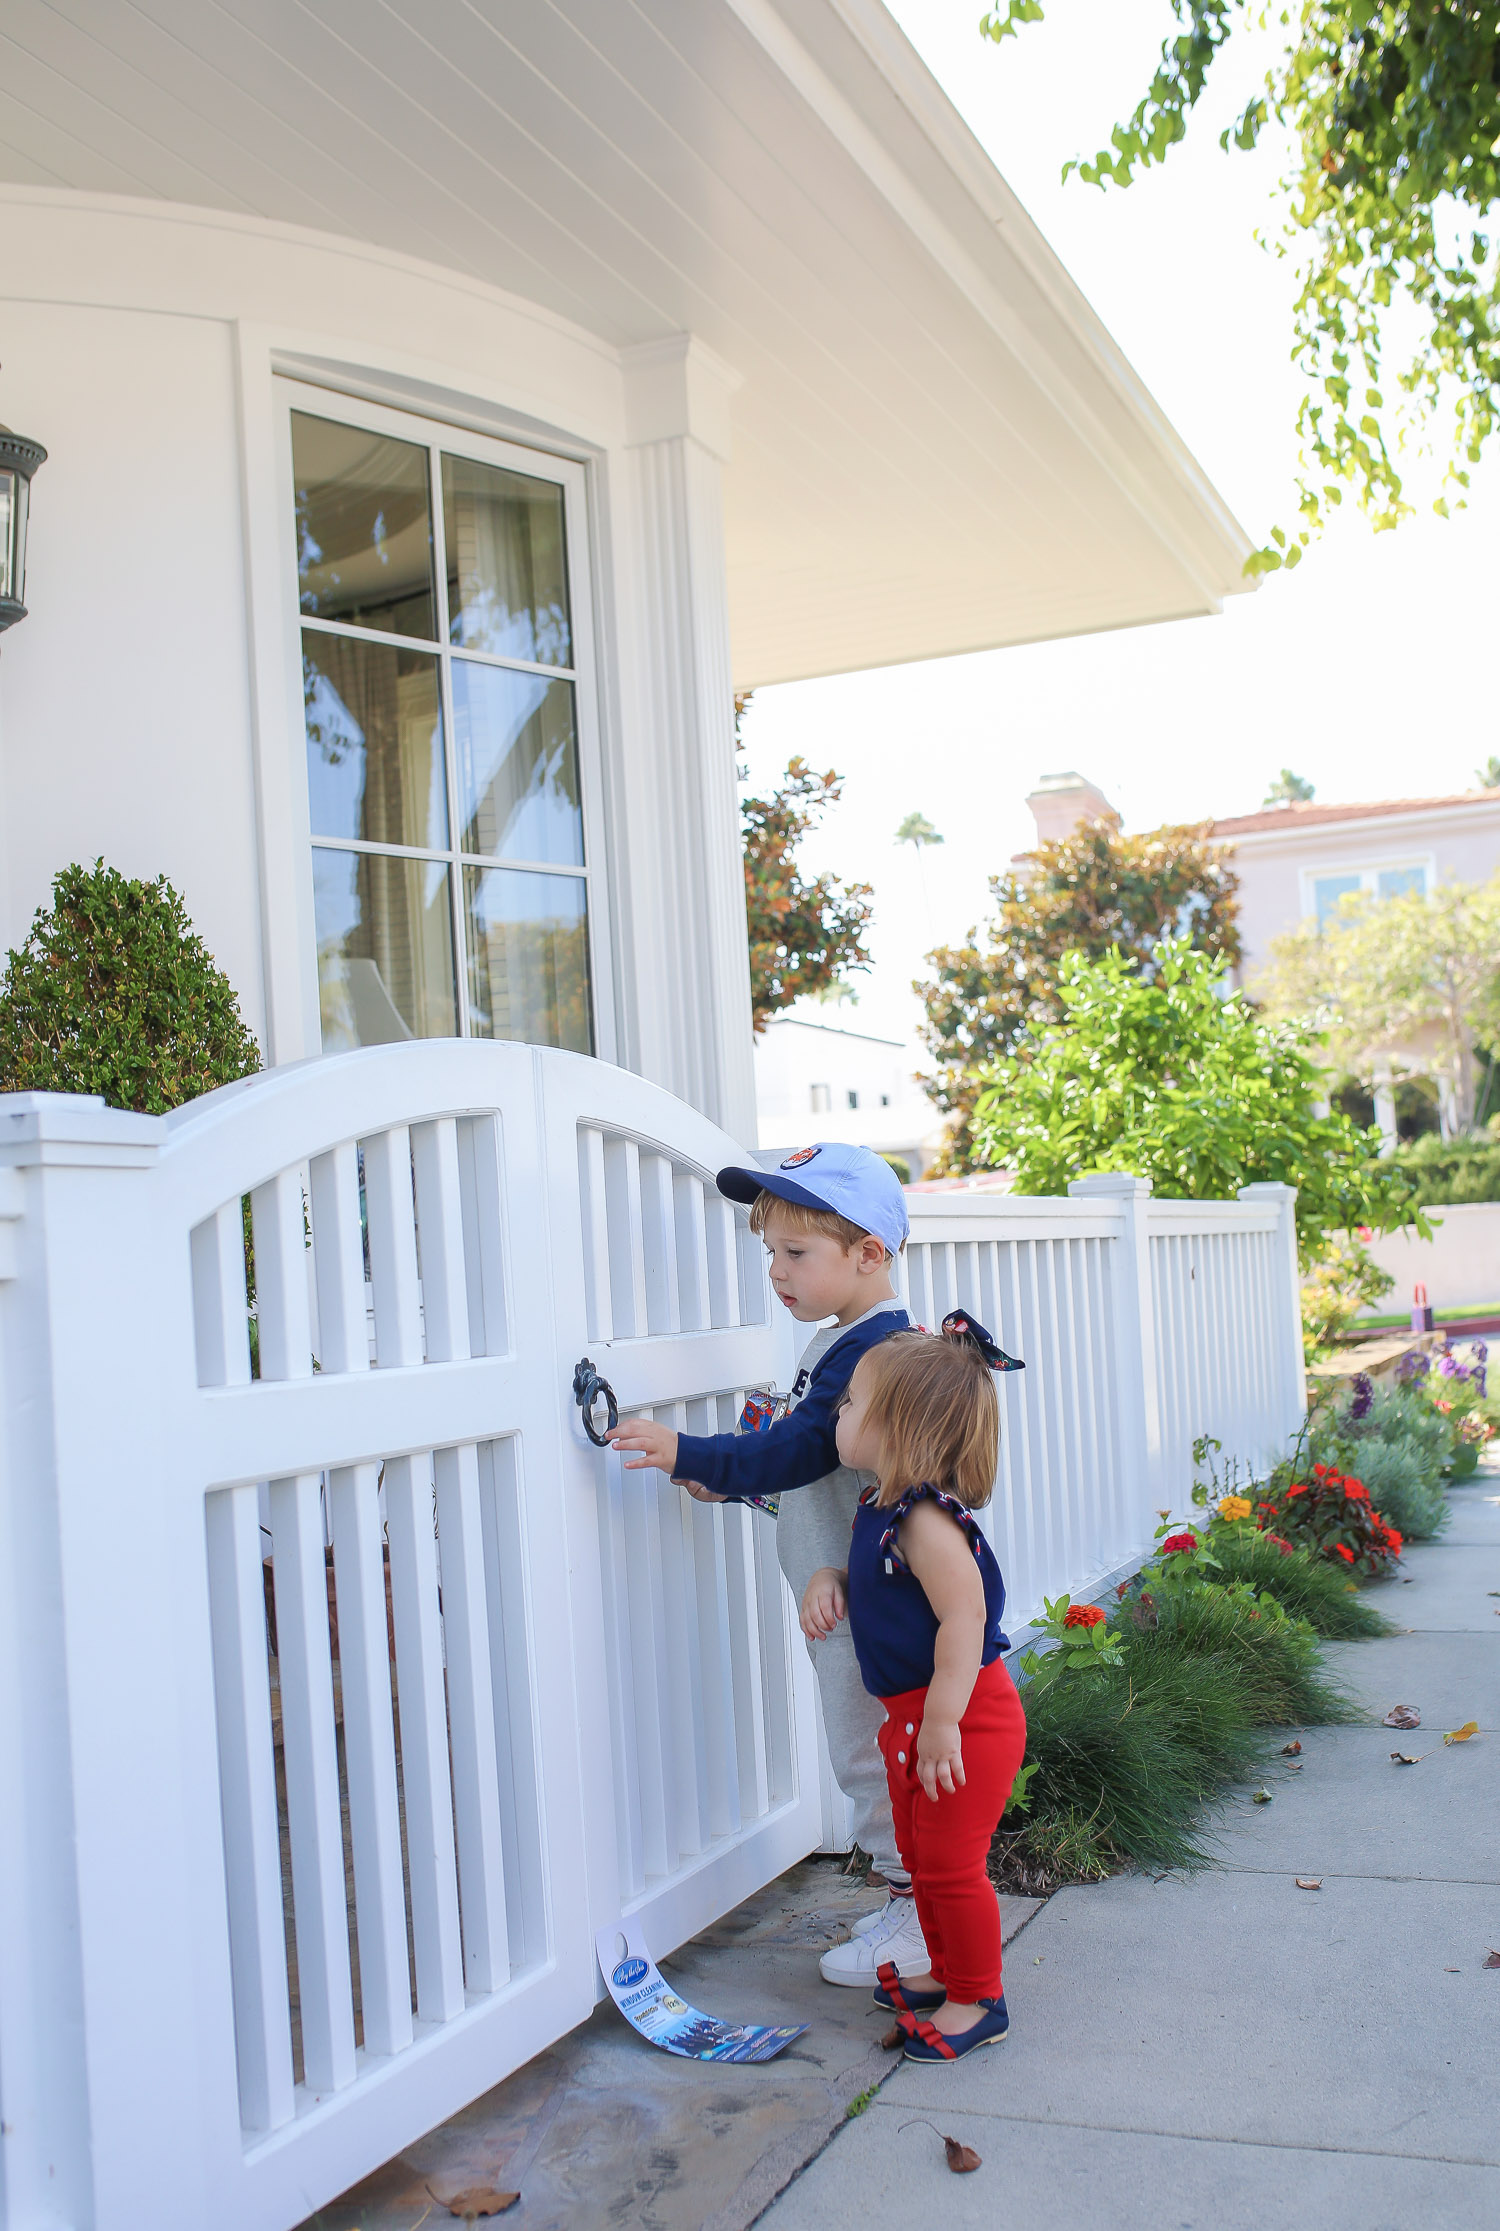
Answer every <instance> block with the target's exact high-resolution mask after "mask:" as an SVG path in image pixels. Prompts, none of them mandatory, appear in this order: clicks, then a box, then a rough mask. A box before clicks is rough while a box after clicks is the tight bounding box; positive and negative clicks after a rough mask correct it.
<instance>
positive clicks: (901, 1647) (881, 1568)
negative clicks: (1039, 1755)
mask: <svg viewBox="0 0 1500 2231" xmlns="http://www.w3.org/2000/svg"><path fill="white" fill-rule="evenodd" d="M873 1496H874V1489H873V1488H867V1489H866V1491H865V1493H864V1495H863V1496H862V1497H861V1498H860V1502H859V1507H858V1509H857V1510H856V1511H855V1513H854V1537H853V1539H852V1541H851V1542H850V1544H849V1631H850V1634H851V1636H852V1637H853V1640H854V1654H855V1656H856V1657H857V1658H858V1660H859V1670H860V1674H861V1676H862V1677H863V1680H864V1684H865V1687H866V1688H867V1689H868V1690H869V1692H870V1694H871V1696H878V1697H892V1696H902V1695H904V1694H905V1692H906V1691H907V1690H908V1689H925V1688H926V1687H927V1686H928V1684H929V1682H930V1681H931V1679H932V1675H933V1663H934V1651H935V1648H936V1644H937V1632H938V1618H937V1614H936V1612H935V1611H934V1610H933V1608H932V1606H931V1604H930V1603H929V1602H928V1601H927V1597H926V1593H925V1591H924V1590H923V1587H922V1583H921V1582H920V1581H919V1580H918V1579H917V1577H916V1575H915V1574H914V1573H913V1572H911V1571H910V1570H909V1568H908V1566H907V1564H906V1561H905V1559H904V1558H903V1557H902V1555H901V1552H900V1550H899V1549H898V1548H897V1546H896V1532H897V1529H898V1527H899V1526H900V1524H901V1521H902V1519H903V1518H905V1516H906V1514H907V1512H908V1511H909V1510H910V1509H911V1507H912V1505H913V1503H917V1502H922V1501H926V1502H930V1503H936V1504H937V1506H938V1509H939V1510H943V1511H947V1513H948V1514H949V1516H950V1517H951V1518H953V1519H956V1520H957V1522H958V1524H959V1525H960V1526H961V1527H962V1528H963V1530H964V1533H965V1535H966V1536H967V1538H968V1543H969V1547H970V1548H971V1549H972V1550H973V1552H974V1558H975V1562H976V1563H977V1564H978V1566H979V1571H980V1576H981V1578H982V1579H983V1581H984V1649H983V1652H982V1654H981V1660H980V1662H981V1664H983V1665H991V1664H993V1663H994V1661H995V1659H996V1658H998V1657H999V1655H1000V1653H1001V1651H1002V1650H1008V1649H1009V1648H1010V1644H1009V1642H1008V1641H1007V1640H1006V1637H1005V1636H1004V1635H1003V1634H1002V1633H1001V1632H1000V1621H1001V1619H1002V1617H1003V1616H1004V1612H1005V1582H1004V1581H1003V1580H1002V1578H1001V1577H1000V1567H999V1566H998V1565H997V1564H996V1562H995V1553H994V1551H993V1550H992V1549H991V1547H990V1545H989V1543H988V1542H987V1541H986V1540H985V1538H984V1536H983V1534H982V1533H981V1532H980V1530H979V1521H978V1520H977V1519H976V1518H975V1516H974V1513H973V1512H972V1511H971V1510H967V1509H966V1508H965V1507H964V1505H963V1504H962V1503H960V1502H958V1501H956V1500H955V1498H954V1497H953V1496H951V1495H945V1494H943V1493H942V1491H941V1490H940V1489H938V1488H935V1487H925V1486H924V1487H909V1488H908V1489H907V1491H906V1493H905V1494H904V1495H903V1496H902V1498H901V1500H900V1502H899V1503H890V1504H887V1505H886V1506H885V1508H884V1509H882V1508H880V1506H879V1505H877V1504H876V1503H875V1502H874V1500H873Z"/></svg>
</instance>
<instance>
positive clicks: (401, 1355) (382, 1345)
mask: <svg viewBox="0 0 1500 2231" xmlns="http://www.w3.org/2000/svg"><path fill="white" fill-rule="evenodd" d="M360 1148H361V1151H362V1153H363V1155H364V1164H365V1216H366V1221H367V1223H368V1226H369V1234H370V1284H371V1286H372V1287H373V1289H374V1295H375V1361H376V1363H377V1364H379V1366H380V1367H381V1369H382V1370H389V1369H390V1368H391V1367H392V1366H394V1365H399V1364H411V1363H420V1362H421V1361H422V1301H421V1289H420V1285H419V1282H418V1277H417V1219H416V1213H415V1208H414V1205H413V1202H412V1175H411V1133H410V1131H409V1129H408V1128H407V1126H406V1125H405V1124H404V1123H395V1124H392V1125H391V1127H390V1129H389V1130H388V1131H377V1132H376V1133H374V1135H373V1136H372V1137H370V1138H367V1139H362V1140H361V1141H360Z"/></svg>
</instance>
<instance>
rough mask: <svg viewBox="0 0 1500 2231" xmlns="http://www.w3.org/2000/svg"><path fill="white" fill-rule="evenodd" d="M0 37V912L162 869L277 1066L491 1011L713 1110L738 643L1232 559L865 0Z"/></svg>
mask: <svg viewBox="0 0 1500 2231" xmlns="http://www.w3.org/2000/svg"><path fill="white" fill-rule="evenodd" d="M980 59H981V58H980V57H979V56H978V54H977V52H976V66H977V64H978V62H979V60H980ZM0 78H3V83H4V86H5V95H6V117H7V119H8V121H7V123H6V127H5V130H4V133H3V135H0V179H3V181H4V183H3V184H0V222H3V226H4V239H5V249H4V255H3V259H0V363H3V371H0V417H3V418H4V419H5V421H6V422H7V423H8V424H9V425H11V426H13V427H14V428H15V429H16V430H17V431H18V432H20V433H23V434H25V435H27V436H29V437H31V438H33V439H35V440H36V441H38V442H40V443H42V444H43V445H44V446H45V448H46V450H47V452H48V456H47V461H46V462H45V464H43V465H42V466H41V467H40V469H39V471H38V472H37V475H36V478H35V481H34V483H33V487H32V510H31V537H30V560H29V575H28V579H27V582H26V600H27V604H28V606H29V617H28V618H27V619H26V620H25V621H24V622H22V623H21V624H19V625H18V626H16V627H15V628H13V629H12V630H11V632H10V633H8V634H7V636H6V638H5V642H4V653H3V658H0V767H3V775H0V782H3V788H0V816H3V830H4V836H3V854H0V939H3V940H4V942H5V943H7V944H9V943H14V942H15V941H16V940H17V939H18V938H19V937H20V936H22V935H23V934H24V931H25V928H26V925H27V923H28V921H29V919H30V916H31V914H32V911H33V909H34V908H35V907H36V906H37V905H38V904H40V903H41V902H42V901H44V900H45V898H46V896H47V893H48V888H49V883H50V879H51V877H52V875H53V874H54V872H55V871H56V870H57V869H58V868H59V867H60V866H62V865H63V864H64V863H65V862H67V861H69V860H73V859H85V860H86V859H91V858H93V857H94V856H95V855H96V854H103V855H104V856H105V857H106V858H107V859H108V860H109V861H111V862H112V863H113V864H115V865H117V866H118V867H120V868H121V869H123V870H125V871H127V872H129V873H132V874H141V875H155V874H157V873H159V872H162V871H165V872H166V873H167V874H168V875H169V876H170V877H171V878H172V880H173V881H174V882H175V883H176V884H177V885H178V886H179V888H180V889H181V890H182V891H183V893H184V895H185V898H186V900H187V904H188V907H189V910H190V912H191V914H192V916H193V919H194V921H195V923H196V925H197V926H198V928H199V929H200V931H201V933H202V934H203V936H204V938H205V939H206V941H207V943H208V945H209V947H210V949H211V950H212V951H213V952H214V953H215V954H216V955H217V956H218V958H219V959H220V961H221V962H222V963H223V965H224V966H225V967H226V968H227V969H228V970H229V973H230V975H231V977H232V978H233V980H234V982H235V984H236V986H237V988H238V990H239V993H240V995H241V999H242V1001H243V1004H244V1007H245V1011H246V1013H247V1015H248V1017H249V1018H250V1019H251V1021H252V1022H253V1024H254V1026H255V1028H256V1030H257V1031H258V1032H259V1034H260V1036H261V1038H262V1042H263V1044H264V1047H265V1050H266V1054H267V1057H268V1059H269V1060H271V1061H272V1062H275V1063H281V1062H285V1061H290V1060H296V1059H299V1058H301V1057H303V1056H305V1055H307V1054H309V1053H315V1052H317V1051H319V1050H320V1048H334V1047H340V1046H345V1045H349V1044H352V1043H365V1042H370V1041H373V1040H380V1039H384V1038H389V1037H393V1036H400V1035H402V1034H404V1033H406V1032H411V1033H413V1034H415V1035H416V1036H418V1037H422V1036H429V1035H444V1034H448V1033H455V1032H456V1033H468V1034H471V1035H481V1036H482V1035H486V1034H493V1035H496V1036H501V1037H507V1036H508V1037H523V1038H530V1039H533V1040H535V1041H538V1042H542V1043H551V1044H561V1045H568V1046H574V1047H582V1048H585V1049H590V1050H593V1051H595V1052H597V1053H599V1054H601V1055H604V1056H606V1057H610V1058H613V1059H616V1060H618V1061H620V1062H622V1063H623V1064H625V1065H627V1066H629V1067H632V1068H635V1069H637V1070H639V1071H640V1072H642V1073H643V1074H644V1075H646V1076H647V1077H650V1078H653V1079H655V1080H657V1081H659V1082H661V1083H663V1084H665V1085H667V1086H669V1087H670V1088H671V1090H673V1091H674V1092H676V1093H679V1094H681V1095H682V1096H684V1097H685V1098H687V1099H688V1100H690V1101H692V1102H693V1103H694V1104H695V1105H697V1106H698V1107H700V1108H702V1109H704V1110H706V1111H708V1112H709V1113H711V1114H714V1115H716V1116H718V1117H720V1118H722V1119H723V1120H725V1121H726V1122H727V1123H728V1124H729V1126H730V1128H731V1129H736V1128H737V1129H739V1130H740V1131H741V1132H742V1133H744V1134H749V1133H750V1131H751V1129H752V1126H753V1121H754V1115H753V1085H752V1075H751V1053H750V1044H751V1034H750V1028H749V1005H748V993H747V990H746V986H745V965H744V953H743V948H744V930H743V910H742V898H741V887H740V875H739V863H738V840H737V831H736V819H735V811H734V796H733V752H732V738H731V729H730V702H731V688H732V686H735V685H737V686H749V685H751V684H758V683H766V682H772V681H783V680H787V679H790V678H793V677H797V676H804V675H812V674H821V673H828V672H832V671H836V670H839V669H845V668H856V667H861V666H868V665H871V664H875V663H882V662H889V661H894V660H906V659H917V658H927V657H932V656H935V655H938V654H941V653H946V652H956V651H965V650H972V649H976V648H979V647H982V646H986V645H993V644H1002V643H1012V642H1024V641H1028V640H1034V639H1037V638H1041V637H1047V636H1056V635H1061V634H1067V633H1071V632H1074V631H1078V630H1086V629H1093V628H1104V627H1115V626H1120V625H1124V624H1130V623H1135V622H1147V621H1157V620H1163V619H1168V618H1173V617H1176V616H1179V615H1184V614H1188V613H1202V612H1207V611H1211V610H1213V609H1215V608H1216V607H1217V605H1218V603H1219V601H1220V599H1221V598H1222V597H1223V596H1225V595H1226V594H1229V593H1232V592H1234V591H1236V590H1238V589H1239V588H1240V587H1241V586H1242V585H1243V584H1242V580H1241V574H1240V567H1241V562H1242V560H1243V557H1244V555H1245V552H1246V550H1247V548H1248V544H1247V542H1246V539H1245V537H1244V535H1243V534H1242V532H1241V531H1240V529H1239V528H1238V526H1237V525H1236V524H1235V522H1234V521H1233V519H1232V518H1231V517H1230V516H1229V514H1228V513H1227V511H1226V510H1225V507H1224V505H1223V504H1222V502H1221V501H1220V499H1219V498H1218V496H1217V495H1216V494H1215V492H1214V490H1213V489H1212V488H1211V487H1210V486H1209V485H1208V483H1207V482H1206V481H1205V479H1204V477H1203V474H1202V473H1201V471H1200V470H1199V469H1198V467H1197V466H1196V465H1195V463H1194V461H1193V460H1192V458H1191V457H1190V456H1189V455H1188V454H1187V453H1186V451H1185V450H1184V448H1183V446H1182V444H1181V442H1180V441H1179V440H1178V438H1177V437H1176V435H1175V434H1174V432H1173V430H1172V428H1171V427H1170V426H1169V425H1168V424H1167V422H1166V421H1165V420H1164V418H1163V417H1162V415H1161V413H1160V412H1159V410H1158V409H1157V408H1156V406H1155V405H1154V403H1153V402H1152V400H1151V398H1150V396H1149V395H1148V394H1147V393H1146V392H1145V390H1144V389H1143V388H1142V386H1141V384H1140V382H1139V380H1138V379H1137V378H1136V377H1135V375H1134V373H1133V372H1132V371H1131V369H1130V367H1129V365H1128V364H1126V363H1125V361H1124V360H1123V358H1122V357H1121V355H1120V353H1119V351H1118V349H1117V348H1116V347H1115V345H1114V343H1113V342H1112V341H1111V340H1110V337H1109V335H1108V334H1107V333H1106V332H1105V331H1104V329H1103V328H1102V327H1101V325H1100V324H1099V322H1098V320H1097V319H1096V318H1095V317H1094V316H1093V314H1092V313H1091V312H1090V310H1089V308H1088V305H1087V304H1086V303H1085V302H1084V301H1083V299H1082V297H1081V296H1080V295H1079V293H1078V291H1077V289H1076V288H1075V287H1074V286H1073V285H1072V283H1071V282H1070V280H1069V279H1068V276H1067V274H1066V272H1065V271H1064V270H1063V269H1062V268H1061V266H1060V265H1059V263H1058V262H1057V259H1056V258H1055V257H1054V256H1053V255H1052V253H1051V252H1050V250H1049V249H1048V247H1047V244H1046V242H1045V241H1044V240H1043V239H1042V238H1041V236H1040V234H1039V233H1038V232H1037V230H1036V228H1035V226H1034V225H1032V223H1031V222H1030V220H1029V219H1028V218H1027V216H1026V213H1025V211H1024V210H1023V209H1022V208H1021V207H1020V206H1019V205H1018V203H1017V202H1016V200H1015V198H1014V196H1013V195H1012V194H1011V192H1010V191H1009V189H1008V188H1007V187H1006V185H1005V182H1004V180H1003V179H1002V178H1001V177H1000V176H999V174H998V173H997V172H996V170H995V169H994V167H993V165H992V163H991V162H990V160H989V158H988V157H987V156H986V155H985V154H984V153H983V151H982V150H981V149H980V147H979V146H978V145H977V143H976V142H975V141H974V139H973V138H972V137H971V135H970V134H969V132H968V131H967V130H966V128H965V126H964V125H963V124H962V122H961V121H960V120H959V118H958V116H957V115H956V114H955V113H954V111H953V109H952V108H951V107H950V105H949V104H948V102H947V100H946V99H945V97H944V95H943V94H942V92H941V91H940V90H939V88H938V86H937V85H936V84H935V83H934V81H933V80H932V79H931V78H930V77H929V76H928V74H927V72H926V71H925V69H924V68H923V66H922V65H921V63H920V62H919V61H918V59H917V57H916V56H915V54H914V53H913V51H912V49H911V48H910V46H909V45H908V44H907V43H906V41H905V39H904V38H903V36H902V34H901V33H900V31H899V30H898V29H897V28H896V26H895V24H894V23H893V22H892V20H891V18H890V17H889V16H888V15H887V14H886V12H885V10H884V8H883V7H881V6H880V5H879V4H878V0H797V4H796V5H792V4H791V0H782V4H780V5H778V4H776V0H643V4H642V5H639V6H634V7H631V8H629V9H618V10H615V9H604V10H600V9H599V8H598V7H596V6H593V5H590V4H588V0H557V4H553V5H547V6H542V5H539V4H535V0H508V4H506V5H502V6H492V7H488V8H483V9H471V8H460V7H457V6H453V5H451V4H448V0H443V4H440V5H438V6H436V7H434V6H433V5H432V4H431V0H429V4H427V5H425V6H422V7H420V8H419V7H416V6H414V5H412V4H410V0H396V4H394V5H391V6H388V7H382V8H381V9H379V10H377V11H374V12H373V13H369V14H368V15H366V16H363V17H361V19H360V20H359V23H358V27H357V30H356V28H355V27H354V26H352V25H350V24H346V23H344V22H343V21H342V19H337V18H334V17H328V16H326V15H322V14H319V13H316V12H315V13H309V12H307V11H300V10H299V11H289V12H285V13H282V12H276V13H274V14H271V15H267V13H266V12H265V11H264V10H263V9H261V8H258V7H255V6H252V5H250V4H249V0H231V4H230V5H227V6H225V7H222V8H214V9H198V10H189V11H186V12H183V11H181V10H177V9H173V8H170V7H168V6H167V5H166V4H165V0H147V4H146V5H145V6H144V7H143V6H139V5H127V4H126V0H95V4H94V5H91V6H90V8H89V9H88V10H87V12H86V14H85V15H84V16H82V17H77V16H74V15H70V14H61V13H56V12H53V11H48V10H40V9H36V10H27V11H26V12H25V14H24V16H19V17H18V16H16V15H14V14H12V15H10V16H9V17H8V18H7V20H6V22H5V23H4V25H3V26H0Z"/></svg>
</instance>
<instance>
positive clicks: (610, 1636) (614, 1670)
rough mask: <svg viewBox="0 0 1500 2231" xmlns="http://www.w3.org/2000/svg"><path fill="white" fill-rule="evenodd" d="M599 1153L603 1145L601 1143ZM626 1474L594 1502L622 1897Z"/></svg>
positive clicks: (606, 1475)
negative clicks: (596, 1515) (596, 1519)
mask: <svg viewBox="0 0 1500 2231" xmlns="http://www.w3.org/2000/svg"><path fill="white" fill-rule="evenodd" d="M601 1153H602V1145H601ZM630 1478H631V1475H630V1474H629V1473H628V1472H626V1471H625V1469H624V1467H623V1466H622V1464H621V1462H620V1459H619V1458H618V1457H607V1458H606V1459H605V1460H604V1462H603V1463H602V1464H601V1466H600V1467H599V1478H598V1482H597V1488H596V1507H597V1512H598V1521H597V1522H598V1528H599V1564H600V1580H601V1583H602V1594H603V1598H604V1602H603V1612H604V1617H603V1621H602V1625H603V1639H604V1660H605V1672H606V1679H605V1696H606V1699H607V1702H608V1708H609V1715H610V1734H611V1738H612V1740H611V1742H610V1763H611V1767H612V1770H613V1778H614V1793H615V1849H616V1857H617V1860H618V1863H619V1883H620V1896H621V1899H622V1901H626V1900H629V1899H632V1898H636V1897H639V1895H640V1893H641V1892H642V1891H643V1890H644V1889H645V1887H646V1835H645V1826H644V1821H643V1817H642V1810H641V1778H640V1772H639V1769H638V1766H637V1763H636V1729H637V1727H638V1726H639V1724H640V1715H639V1713H638V1711H637V1708H636V1693H635V1647H634V1640H633V1636H632V1633H631V1617H630V1604H631V1574H630V1547H629V1541H628V1538H627V1529H626V1524H625V1502H626V1497H627V1496H628V1494H629V1492H630V1486H629V1483H630Z"/></svg>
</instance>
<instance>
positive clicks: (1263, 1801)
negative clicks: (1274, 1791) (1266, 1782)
mask: <svg viewBox="0 0 1500 2231" xmlns="http://www.w3.org/2000/svg"><path fill="white" fill-rule="evenodd" d="M1250 1802H1251V1804H1252V1805H1269V1804H1270V1802H1271V1792H1270V1791H1269V1790H1268V1789H1258V1790H1257V1791H1256V1792H1255V1795H1254V1796H1253V1797H1252V1798H1251V1800H1250Z"/></svg>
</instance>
